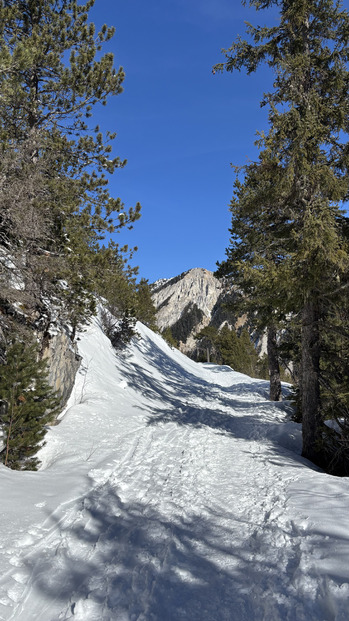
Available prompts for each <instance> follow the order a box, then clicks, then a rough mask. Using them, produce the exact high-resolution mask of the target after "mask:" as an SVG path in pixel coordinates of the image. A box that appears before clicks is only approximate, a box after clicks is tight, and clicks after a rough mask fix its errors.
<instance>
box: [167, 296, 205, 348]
mask: <svg viewBox="0 0 349 621" xmlns="http://www.w3.org/2000/svg"><path fill="white" fill-rule="evenodd" d="M203 316H204V314H203V312H202V310H200V308H198V306H197V305H196V304H195V303H193V302H189V304H187V306H186V307H185V309H184V310H183V313H182V315H181V317H180V319H178V321H176V323H174V324H173V326H171V332H172V336H173V338H174V339H175V340H176V342H177V343H180V342H182V343H185V342H186V340H187V338H188V336H189V335H190V333H191V331H192V329H193V328H194V327H195V326H197V325H198V324H199V323H200V322H201V321H202V318H203Z"/></svg>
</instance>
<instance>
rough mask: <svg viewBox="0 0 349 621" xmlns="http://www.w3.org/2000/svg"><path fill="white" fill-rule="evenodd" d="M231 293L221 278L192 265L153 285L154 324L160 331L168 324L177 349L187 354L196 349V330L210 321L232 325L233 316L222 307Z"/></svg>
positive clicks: (218, 324)
mask: <svg viewBox="0 0 349 621" xmlns="http://www.w3.org/2000/svg"><path fill="white" fill-rule="evenodd" d="M229 295H230V294H229V293H228V292H227V291H226V289H225V286H224V284H223V283H222V281H220V280H217V279H216V278H215V277H214V275H213V273H212V272H210V271H209V270H206V269H203V268H194V269H191V270H189V271H188V272H184V273H183V274H180V276H176V277H175V278H171V279H170V280H161V281H158V282H156V283H154V285H153V287H152V299H153V303H154V305H155V307H156V309H157V325H158V327H159V329H160V330H161V332H163V331H164V330H166V328H171V332H172V334H173V336H174V337H175V339H176V340H178V341H179V342H180V349H181V351H183V352H184V353H186V354H188V355H191V356H192V355H194V353H195V350H196V340H195V338H194V336H195V334H197V333H198V332H200V330H202V328H204V327H205V326H207V325H209V324H211V323H212V324H213V325H215V327H217V328H219V327H220V326H221V325H222V324H223V323H225V322H226V323H229V325H234V324H235V320H236V318H234V317H233V315H232V313H229V317H228V313H227V312H226V311H225V310H224V308H223V306H222V305H223V300H226V299H227V296H229Z"/></svg>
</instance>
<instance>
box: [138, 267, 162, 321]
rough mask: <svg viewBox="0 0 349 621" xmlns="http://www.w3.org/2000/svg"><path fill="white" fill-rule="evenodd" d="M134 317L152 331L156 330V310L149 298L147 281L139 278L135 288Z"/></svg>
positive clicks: (149, 292) (149, 289) (149, 290)
mask: <svg viewBox="0 0 349 621" xmlns="http://www.w3.org/2000/svg"><path fill="white" fill-rule="evenodd" d="M136 317H137V319H138V321H141V322H142V323H144V324H145V325H146V326H148V327H149V328H151V329H152V330H156V329H157V328H156V308H155V306H154V304H153V300H152V297H151V288H150V286H149V282H148V280H146V279H145V278H141V280H140V281H139V283H137V286H136Z"/></svg>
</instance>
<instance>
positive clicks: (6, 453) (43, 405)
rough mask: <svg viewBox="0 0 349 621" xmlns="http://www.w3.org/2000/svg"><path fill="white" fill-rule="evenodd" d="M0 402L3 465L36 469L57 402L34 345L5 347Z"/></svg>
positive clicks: (22, 344) (19, 343)
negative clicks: (0, 403) (36, 456)
mask: <svg viewBox="0 0 349 621" xmlns="http://www.w3.org/2000/svg"><path fill="white" fill-rule="evenodd" d="M0 399H1V401H2V409H1V413H0V425H1V428H2V431H3V434H4V443H5V446H4V449H3V450H2V452H1V461H2V463H3V464H4V465H5V466H7V467H9V468H12V469H14V470H36V467H37V465H38V460H37V459H36V458H35V457H34V455H35V454H36V452H37V450H38V448H39V446H40V445H42V442H43V438H44V436H45V433H46V430H45V425H46V424H47V423H49V422H50V421H52V420H53V419H54V416H55V414H57V413H58V408H59V405H60V402H59V399H58V397H57V396H56V394H55V393H53V391H52V388H51V387H50V386H49V384H48V382H47V372H46V363H45V361H43V360H38V351H37V348H36V347H35V346H26V345H25V344H24V343H23V342H19V341H15V342H14V343H13V344H12V345H11V346H10V347H9V348H8V350H7V353H6V362H5V363H4V364H2V365H1V366H0Z"/></svg>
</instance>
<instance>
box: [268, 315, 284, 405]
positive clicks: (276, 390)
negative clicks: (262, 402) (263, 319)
mask: <svg viewBox="0 0 349 621" xmlns="http://www.w3.org/2000/svg"><path fill="white" fill-rule="evenodd" d="M267 350H268V364H269V378H270V400H271V401H282V392H281V380H280V365H279V356H278V348H277V339H276V328H275V326H269V327H268V330H267Z"/></svg>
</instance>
